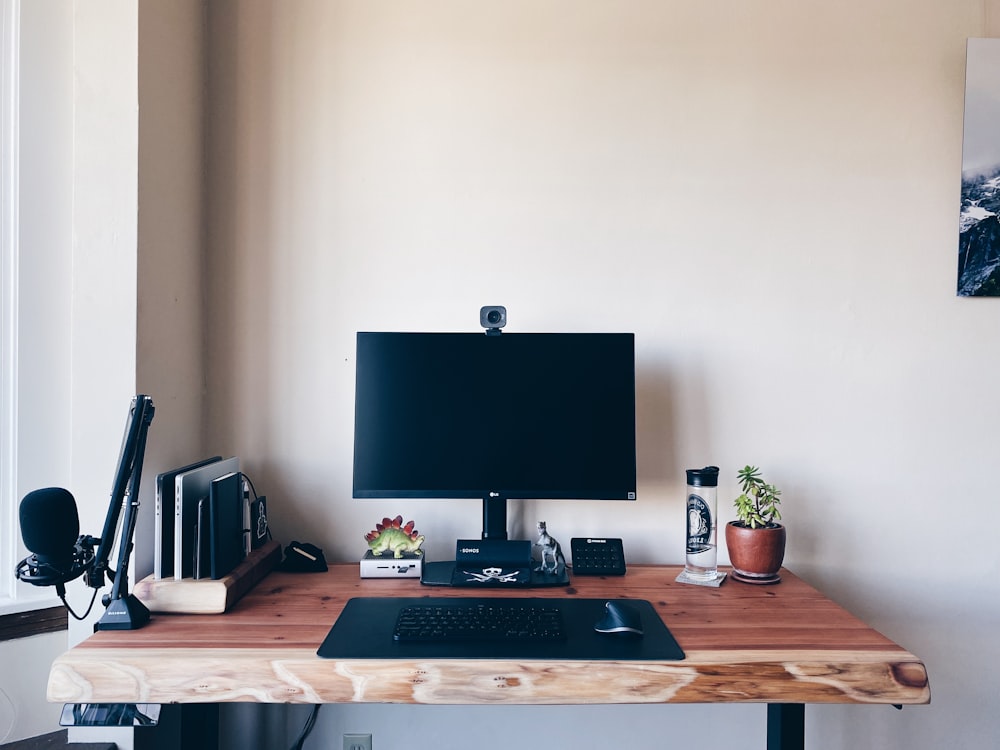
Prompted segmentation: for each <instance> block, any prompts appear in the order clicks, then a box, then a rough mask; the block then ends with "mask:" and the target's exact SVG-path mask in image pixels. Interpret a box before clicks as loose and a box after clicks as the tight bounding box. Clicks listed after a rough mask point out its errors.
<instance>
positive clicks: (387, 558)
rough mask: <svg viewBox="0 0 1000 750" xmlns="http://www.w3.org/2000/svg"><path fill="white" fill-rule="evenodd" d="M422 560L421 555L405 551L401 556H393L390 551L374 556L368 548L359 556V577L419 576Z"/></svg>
mask: <svg viewBox="0 0 1000 750" xmlns="http://www.w3.org/2000/svg"><path fill="white" fill-rule="evenodd" d="M423 561H424V556H423V555H415V554H413V553H412V552H405V553H403V556H402V557H393V556H392V553H391V552H390V553H386V554H385V555H382V556H381V557H375V555H373V554H372V551H371V550H368V551H367V552H365V556H364V557H362V558H361V577H362V578H420V571H421V570H423Z"/></svg>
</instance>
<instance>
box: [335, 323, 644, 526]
mask: <svg viewBox="0 0 1000 750" xmlns="http://www.w3.org/2000/svg"><path fill="white" fill-rule="evenodd" d="M356 366H357V386H356V395H355V428H354V496H355V497H356V498H475V499H482V502H483V531H482V536H483V538H484V539H506V538H507V500H508V499H510V500H518V499H580V500H590V499H603V500H634V499H635V497H636V460H635V459H636V450H635V340H634V335H633V334H631V333H504V334H503V335H485V334H483V333H371V332H362V333H358V335H357V361H356Z"/></svg>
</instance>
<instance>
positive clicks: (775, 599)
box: [48, 564, 930, 705]
mask: <svg viewBox="0 0 1000 750" xmlns="http://www.w3.org/2000/svg"><path fill="white" fill-rule="evenodd" d="M680 570H681V568H680V567H676V566H642V565H632V566H630V567H629V570H628V573H627V575H626V576H625V577H624V578H622V577H608V578H597V577H584V576H571V579H572V580H571V585H570V587H569V588H568V589H565V588H557V589H530V590H526V589H517V590H508V591H495V590H494V591H490V592H489V594H490V595H491V596H492V595H496V596H556V597H560V596H579V597H585V598H605V597H607V598H624V597H628V598H636V599H648V600H649V601H650V602H652V603H653V605H654V607H655V608H656V609H657V611H658V612H659V614H660V616H661V617H662V618H663V621H664V622H665V623H666V624H667V626H668V627H669V628H670V630H671V632H672V633H673V634H674V637H675V638H676V639H677V641H678V643H679V644H680V646H681V648H682V649H683V650H684V652H685V654H686V658H685V660H684V661H674V662H660V663H657V662H592V661H539V660H534V661H523V662H516V661H505V660H492V659H427V660H412V661H409V660H408V661H402V660H392V659H373V660H343V661H341V660H330V659H321V658H320V657H318V656H317V655H316V649H317V648H318V647H319V644H320V643H321V642H322V641H323V639H324V638H325V637H326V634H327V632H328V631H329V629H330V627H331V626H332V625H333V623H334V621H335V620H336V618H337V615H338V614H339V613H340V611H341V609H342V608H343V607H344V605H345V603H346V602H347V600H348V599H350V598H351V597H355V596H416V597H419V596H469V595H479V592H476V593H470V591H469V590H468V589H442V588H429V587H425V586H421V585H420V583H419V582H418V581H417V580H415V579H361V578H359V576H358V566H357V564H343V565H333V566H330V569H329V571H328V572H326V573H299V574H291V573H280V572H273V573H270V574H269V575H268V576H267V577H266V578H265V579H264V580H262V581H260V582H259V583H258V584H257V585H256V587H255V588H254V589H253V590H252V591H250V592H249V593H247V594H246V595H245V596H244V597H243V598H242V599H241V600H240V601H238V602H237V603H236V604H235V605H234V606H233V608H232V609H231V610H230V611H229V612H228V613H226V614H222V615H180V614H154V615H153V618H152V620H151V622H150V623H149V624H148V625H147V626H145V627H144V628H142V629H140V630H136V631H101V632H98V633H95V634H94V635H93V636H91V637H89V638H88V639H86V640H85V641H84V642H82V643H81V644H80V645H78V646H76V647H74V648H72V649H70V650H69V651H67V652H66V653H64V654H63V655H62V656H60V657H59V658H57V659H56V661H55V662H54V663H53V665H52V669H51V673H50V676H49V685H48V699H49V700H50V701H53V702H60V703H220V702H230V701H247V702H264V703H349V702H375V703H429V704H430V703H435V704H476V703H478V704H504V703H506V704H587V703H717V702H723V703H724V702H766V703H887V704H897V705H901V704H915V703H927V702H929V701H930V687H929V684H928V679H927V671H926V668H925V667H924V664H923V663H922V662H921V661H920V659H918V658H917V657H916V656H914V655H913V654H911V653H909V652H907V651H906V650H905V649H904V648H902V647H901V646H899V645H897V644H895V643H893V642H892V641H891V640H889V639H888V638H886V637H885V636H883V635H882V634H880V633H878V632H877V631H875V630H873V629H872V628H871V627H869V626H868V625H866V624H865V623H864V622H862V621H861V620H859V619H858V618H856V617H855V616H853V615H851V614H850V613H849V612H847V611H846V610H844V609H843V608H842V607H840V606H838V605H837V604H835V603H833V602H832V601H830V600H829V599H827V598H826V597H824V596H823V595H822V594H820V593H819V592H818V591H816V589H814V588H812V587H811V586H809V585H808V584H807V583H805V582H804V581H802V580H801V579H799V578H798V577H796V576H795V575H794V574H792V573H790V572H789V571H787V570H782V572H781V576H782V582H781V583H780V584H777V585H773V586H753V585H748V584H743V583H739V582H737V581H734V580H727V581H726V582H725V584H723V586H721V587H720V588H717V589H715V588H706V587H701V586H692V585H686V584H680V583H677V582H676V581H675V580H674V579H675V578H676V577H677V574H678V573H679V572H680Z"/></svg>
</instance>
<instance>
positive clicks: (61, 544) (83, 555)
mask: <svg viewBox="0 0 1000 750" xmlns="http://www.w3.org/2000/svg"><path fill="white" fill-rule="evenodd" d="M20 519H21V538H22V539H23V540H24V546H25V547H27V548H28V550H29V551H30V552H31V553H32V554H31V555H29V556H28V557H26V558H24V560H22V561H21V563H20V564H19V565H18V566H17V577H18V578H19V579H20V580H22V581H25V582H26V583H31V584H34V585H35V586H56V585H61V584H63V583H66V582H67V581H72V580H73V579H75V578H79V577H80V576H81V575H83V574H84V573H85V572H86V571H87V569H88V567H89V566H90V565H91V564H92V563H93V544H94V541H95V540H93V539H91V538H89V537H79V536H78V535H79V533H80V516H79V515H78V513H77V511H76V500H74V499H73V495H72V494H70V492H69V491H68V490H64V489H63V488H61V487H46V488H44V489H40V490H34V491H33V492H29V493H28V494H27V495H25V496H24V499H23V500H21V506H20Z"/></svg>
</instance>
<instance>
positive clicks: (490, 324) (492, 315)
mask: <svg viewBox="0 0 1000 750" xmlns="http://www.w3.org/2000/svg"><path fill="white" fill-rule="evenodd" d="M479 325H481V326H482V327H483V328H485V329H486V334H487V335H497V334H499V333H500V329H501V328H503V327H504V326H505V325H507V308H506V307H504V306H503V305H486V307H481V308H480V309H479Z"/></svg>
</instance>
